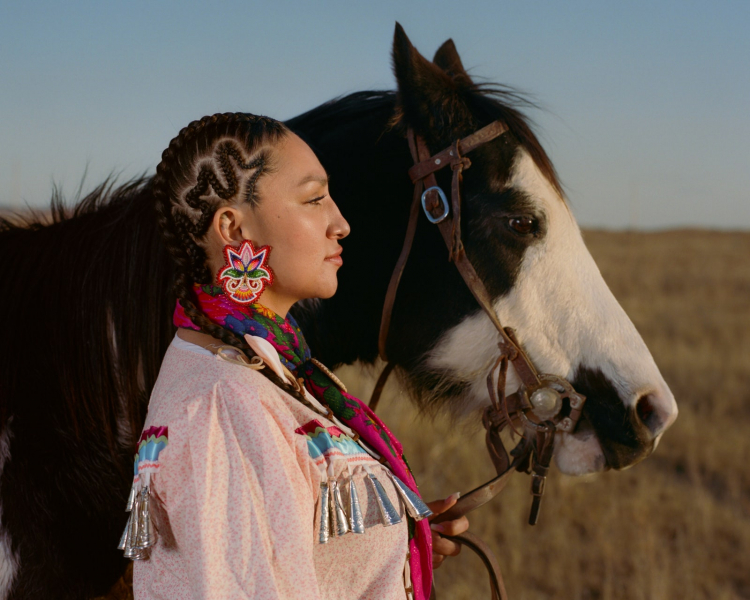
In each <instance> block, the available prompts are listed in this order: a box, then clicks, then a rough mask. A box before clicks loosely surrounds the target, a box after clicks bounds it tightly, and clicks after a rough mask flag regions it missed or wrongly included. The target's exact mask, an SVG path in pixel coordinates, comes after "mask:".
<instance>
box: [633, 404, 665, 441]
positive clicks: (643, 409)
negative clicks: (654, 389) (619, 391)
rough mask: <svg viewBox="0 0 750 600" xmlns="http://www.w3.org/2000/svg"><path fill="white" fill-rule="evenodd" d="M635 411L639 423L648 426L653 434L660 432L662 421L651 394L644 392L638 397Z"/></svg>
mask: <svg viewBox="0 0 750 600" xmlns="http://www.w3.org/2000/svg"><path fill="white" fill-rule="evenodd" d="M635 412H636V414H637V415H638V419H639V420H640V421H641V423H643V424H644V425H645V426H646V427H648V429H649V431H651V433H652V434H653V435H654V436H656V435H658V434H659V433H661V431H662V429H663V425H664V423H663V422H662V419H661V417H660V416H659V411H658V409H657V406H656V403H655V399H654V397H653V395H652V394H644V395H643V396H641V397H640V398H638V401H637V402H636V404H635Z"/></svg>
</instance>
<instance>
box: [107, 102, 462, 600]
mask: <svg viewBox="0 0 750 600" xmlns="http://www.w3.org/2000/svg"><path fill="white" fill-rule="evenodd" d="M154 195H155V198H156V214H157V219H158V222H159V226H160V228H161V231H162V234H163V239H164V241H165V243H166V246H167V249H168V251H169V253H170V255H171V256H172V258H173V260H174V263H175V265H176V278H175V285H174V289H175V292H176V296H177V299H178V300H177V306H176V308H175V312H174V316H173V319H174V324H175V326H177V328H178V330H177V335H176V336H175V338H174V340H173V341H172V344H171V345H170V347H169V349H168V351H167V354H166V356H165V357H164V361H163V363H162V367H161V370H160V372H159V377H158V380H157V382H156V385H155V387H154V390H153V393H152V395H151V399H150V402H149V408H148V416H147V418H146V423H145V426H144V430H143V433H142V435H141V438H140V442H139V444H138V448H137V454H136V460H135V465H134V483H133V489H132V491H131V494H130V498H129V499H128V509H129V511H130V519H129V522H128V526H127V527H126V529H125V532H124V533H123V537H122V539H121V542H120V547H121V549H122V550H124V552H125V555H126V556H127V557H129V558H133V559H136V563H135V567H134V584H133V585H134V594H135V597H136V598H137V599H156V598H165V599H166V598H222V599H224V598H260V599H274V598H280V599H281V598H283V599H295V598H306V599H317V598H337V599H339V598H372V599H378V600H383V599H396V598H398V599H403V598H414V599H419V600H422V599H424V600H426V598H428V597H429V595H430V588H431V581H432V568H433V560H434V564H435V566H437V565H438V564H439V563H440V562H441V561H442V559H443V558H444V557H445V556H448V555H453V554H456V553H457V552H458V549H459V547H458V546H457V545H456V544H454V543H453V542H451V541H449V540H447V539H444V538H442V537H440V535H439V533H437V531H441V532H443V533H447V534H456V533H461V532H463V531H465V529H466V528H467V527H468V522H467V521H466V518H465V517H463V518H461V519H460V520H457V521H448V522H445V523H442V524H441V525H440V526H439V527H436V530H437V531H436V530H431V528H430V525H429V522H428V517H429V516H430V515H431V514H433V513H436V514H439V513H441V512H444V511H445V510H447V509H448V508H449V507H450V506H452V505H453V503H455V501H456V497H454V496H451V497H449V498H448V499H446V500H442V501H438V502H434V503H431V504H430V505H429V507H428V506H427V505H426V504H425V503H424V502H423V501H422V500H421V498H420V496H419V493H418V489H417V487H416V483H415V481H414V478H413V477H412V475H411V472H410V470H409V467H408V465H407V463H406V460H405V459H404V457H403V451H402V448H401V445H400V444H399V442H398V440H396V439H395V438H394V437H393V435H392V434H391V433H390V431H389V430H388V428H387V427H386V426H385V425H384V424H383V423H382V422H381V421H380V420H379V419H378V418H377V417H376V416H375V415H374V414H373V413H372V412H371V411H369V409H368V408H367V407H366V406H365V405H364V404H363V403H361V402H360V401H359V400H357V399H356V398H354V397H353V396H351V395H350V394H348V393H347V391H346V389H345V387H344V385H343V384H342V383H341V382H340V381H339V380H338V379H337V378H336V377H335V375H333V374H332V373H331V372H330V371H329V370H328V369H327V368H326V367H325V366H324V365H322V364H321V363H320V362H318V361H317V360H316V359H315V357H314V356H311V355H310V350H309V347H308V346H307V344H306V342H305V339H304V336H303V334H302V331H301V330H300V328H299V327H298V326H297V324H296V322H295V321H294V319H293V318H292V317H291V315H289V309H290V308H291V307H292V305H293V304H295V303H296V302H298V301H300V300H303V299H307V298H328V297H330V296H332V295H333V294H334V293H335V291H336V287H337V272H338V269H339V268H340V267H341V266H342V264H343V257H342V247H341V245H340V244H339V241H340V240H341V239H343V238H345V237H346V236H347V235H348V234H349V225H348V223H347V222H346V220H345V219H344V217H343V216H342V215H341V213H340V212H339V210H338V208H337V206H336V204H335V203H334V201H333V199H332V198H331V196H330V194H329V191H328V177H327V174H326V172H325V170H324V168H323V167H322V165H321V164H320V162H319V161H318V159H317V157H316V156H315V154H314V152H313V151H312V150H311V149H310V147H309V146H308V145H307V144H306V143H305V142H304V141H303V140H302V139H300V138H299V137H298V136H296V135H295V134H294V133H292V132H291V131H290V130H288V129H287V128H286V127H285V126H284V125H283V124H282V123H280V122H279V121H276V120H273V119H270V118H267V117H259V116H254V115H250V114H220V115H213V116H211V117H205V118H203V119H201V120H199V121H195V122H193V123H191V124H190V125H189V126H188V127H186V128H185V129H183V130H182V131H181V132H180V133H179V135H178V136H177V137H176V138H175V139H173V140H172V142H171V143H170V145H169V147H168V148H167V150H165V152H164V154H163V156H162V161H161V163H160V164H159V166H158V168H157V175H156V178H155V180H154ZM352 335H356V332H352Z"/></svg>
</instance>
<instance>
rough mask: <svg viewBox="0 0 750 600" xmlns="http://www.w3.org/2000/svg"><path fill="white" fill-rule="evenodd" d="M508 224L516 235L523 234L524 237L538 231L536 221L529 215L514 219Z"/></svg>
mask: <svg viewBox="0 0 750 600" xmlns="http://www.w3.org/2000/svg"><path fill="white" fill-rule="evenodd" d="M508 223H509V225H510V226H511V228H512V229H513V230H514V231H515V232H516V233H521V234H524V235H528V234H530V233H534V232H535V231H536V230H537V221H536V219H534V218H533V217H530V216H528V215H523V216H521V217H512V218H511V219H510V221H508Z"/></svg>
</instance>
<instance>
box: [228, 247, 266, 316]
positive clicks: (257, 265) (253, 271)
mask: <svg viewBox="0 0 750 600" xmlns="http://www.w3.org/2000/svg"><path fill="white" fill-rule="evenodd" d="M270 252H271V247H270V246H261V247H260V248H258V249H257V250H256V249H255V248H254V247H253V243H252V242H251V241H250V240H243V242H242V244H240V247H239V248H234V247H232V246H224V260H225V262H226V265H227V266H226V267H224V268H223V269H222V270H221V271H219V273H218V275H217V276H216V279H217V281H218V282H219V284H221V286H222V287H223V288H224V293H225V294H226V295H227V296H228V297H229V298H230V299H231V300H232V301H233V302H236V303H237V304H239V305H240V306H246V305H248V304H252V303H253V302H255V301H256V300H257V299H258V298H260V295H261V294H262V293H263V290H264V289H265V288H266V286H269V285H273V271H271V267H269V266H268V255H269V254H270Z"/></svg>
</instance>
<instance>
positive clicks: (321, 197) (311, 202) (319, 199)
mask: <svg viewBox="0 0 750 600" xmlns="http://www.w3.org/2000/svg"><path fill="white" fill-rule="evenodd" d="M323 198H325V196H318V197H317V198H313V199H312V200H308V201H307V203H308V204H320V201H321V200H322V199H323Z"/></svg>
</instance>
